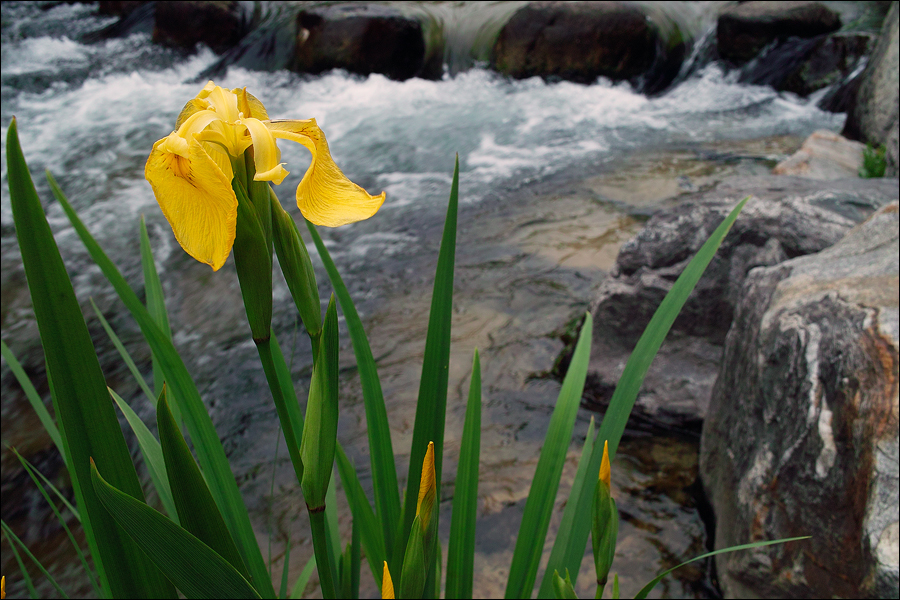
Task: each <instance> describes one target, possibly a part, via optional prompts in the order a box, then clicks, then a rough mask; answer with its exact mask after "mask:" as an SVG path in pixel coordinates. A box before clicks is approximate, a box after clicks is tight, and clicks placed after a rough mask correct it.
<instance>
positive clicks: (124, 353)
mask: <svg viewBox="0 0 900 600" xmlns="http://www.w3.org/2000/svg"><path fill="white" fill-rule="evenodd" d="M90 301H91V308H93V309H94V314H95V315H97V318H98V319H99V320H100V325H102V326H103V330H104V331H105V332H106V335H107V336H109V339H110V341H111V342H112V343H113V346H115V347H116V350H117V351H118V352H119V356H121V357H122V362H124V363H125V366H126V367H128V371H129V372H130V373H131V376H132V377H134V379H135V381H137V384H138V387H140V388H141V390H142V391H143V392H144V395H145V396H147V398H148V399H149V400H150V404H151V405H155V404H156V398H155V397H154V396H153V392H152V391H151V390H150V386H148V385H147V382H146V381H144V376H143V375H141V372H140V371H139V370H138V368H137V365H136V364H134V360H133V359H132V358H131V354H129V353H128V350H126V349H125V345H124V344H123V343H122V340H120V339H119V336H118V335H116V332H115V331H113V328H112V326H111V325H110V324H109V321H107V320H106V317H104V316H103V313H102V312H100V309H99V308H97V305H96V304H95V303H94V299H93V298H91V299H90Z"/></svg>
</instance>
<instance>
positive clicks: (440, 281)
mask: <svg viewBox="0 0 900 600" xmlns="http://www.w3.org/2000/svg"><path fill="white" fill-rule="evenodd" d="M458 205H459V156H457V157H456V164H455V166H454V168H453V182H452V183H451V185H450V201H449V202H448V205H447V217H446V220H445V221H444V233H443V236H442V237H441V249H440V252H439V253H438V263H437V269H436V271H435V274H434V291H433V292H432V296H431V312H430V313H429V315H428V334H427V336H426V338H425V355H424V357H423V362H422V379H421V380H420V381H419V398H418V401H417V403H416V422H415V425H414V426H413V437H412V447H411V448H410V451H409V473H408V475H407V477H406V494H405V495H404V501H403V521H402V522H401V525H402V527H403V529H402V534H401V536H400V539H399V540H397V542H398V543H397V544H396V545H395V547H394V552H395V554H397V553H398V552H402V551H403V550H405V548H406V541H407V538H408V537H409V530H410V528H411V527H412V522H413V519H414V518H415V516H416V501H417V500H418V494H419V491H418V489H419V486H418V485H416V483H417V482H418V481H419V480H420V479H421V477H422V460H423V459H424V458H425V451H426V450H427V449H428V442H434V473H435V485H436V487H437V490H436V492H435V493H436V497H437V498H440V497H441V467H442V464H443V456H444V423H445V421H446V418H447V382H448V379H449V375H450V317H451V314H452V309H453V269H454V265H455V264H456V214H457V208H458ZM439 515H440V511H435V513H434V519H435V521H437V519H438V518H439ZM432 527H437V523H436V522H435V524H434V525H432ZM395 562H397V559H396V557H395ZM398 566H399V564H398Z"/></svg>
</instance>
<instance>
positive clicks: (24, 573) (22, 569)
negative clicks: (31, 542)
mask: <svg viewBox="0 0 900 600" xmlns="http://www.w3.org/2000/svg"><path fill="white" fill-rule="evenodd" d="M0 527H2V528H3V533H4V535H6V539H7V541H8V542H9V547H10V548H12V551H13V554H14V555H15V557H16V563H18V565H19V572H21V573H22V578H23V579H24V580H25V587H27V588H28V594H29V595H30V596H31V597H32V598H37V597H38V595H37V591H36V590H35V589H34V583H33V582H32V581H31V575H29V574H28V570H27V569H26V568H25V563H24V562H23V561H22V557H20V556H19V551H18V550H16V544H18V545H19V546H21V548H22V550H23V551H24V552H25V554H27V555H28V558H30V559H31V560H32V562H34V564H36V565H37V566H38V569H40V570H41V573H43V574H44V577H46V578H47V581H49V582H50V584H51V585H52V586H53V587H55V588H56V591H57V592H58V593H59V597H60V598H68V596H67V595H66V593H65V592H64V591H63V589H62V588H61V587H59V584H58V583H56V580H55V579H53V577H51V576H50V573H48V572H47V569H45V568H44V565H42V564H41V563H40V561H39V560H38V559H37V558H35V556H34V554H32V553H31V552H30V551H29V550H28V547H27V546H25V544H23V543H22V540H20V539H19V538H18V536H17V535H16V534H15V533H13V530H12V529H10V527H9V525H7V524H6V521H2V520H0ZM13 542H15V543H13Z"/></svg>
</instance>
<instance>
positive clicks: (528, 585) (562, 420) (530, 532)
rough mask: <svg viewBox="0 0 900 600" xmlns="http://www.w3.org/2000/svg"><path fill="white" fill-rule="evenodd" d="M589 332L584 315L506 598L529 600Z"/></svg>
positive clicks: (543, 452)
mask: <svg viewBox="0 0 900 600" xmlns="http://www.w3.org/2000/svg"><path fill="white" fill-rule="evenodd" d="M592 329H593V327H592V319H591V315H590V314H589V313H586V314H585V317H584V325H582V327H581V333H580V334H579V336H578V343H577V344H576V345H575V352H574V354H573V355H572V363H571V364H570V365H569V372H568V373H566V377H565V379H564V380H563V384H562V389H560V391H559V398H558V399H557V401H556V408H554V409H553V414H552V415H551V416H550V425H549V427H548V428H547V436H546V438H545V439H544V447H543V448H541V455H540V458H538V465H537V469H536V470H535V472H534V479H533V480H532V481H531V490H530V491H529V493H528V500H527V501H526V502H525V513H524V514H523V515H522V524H521V525H520V526H519V537H518V538H517V539H516V549H515V551H514V552H513V559H512V565H511V566H510V568H509V581H508V582H507V584H506V597H507V598H530V597H531V592H532V589H533V588H534V580H535V578H536V577H537V569H538V563H539V562H540V560H541V553H542V551H543V549H544V539H545V538H546V537H547V528H548V527H549V526H550V513H551V512H552V511H553V505H554V503H555V501H556V492H557V490H558V489H559V480H560V477H561V476H562V468H563V463H564V462H565V460H566V454H567V453H568V451H569V444H570V443H571V441H572V428H573V427H574V426H575V416H576V415H577V414H578V407H579V406H580V404H581V394H582V392H583V391H584V381H585V379H586V378H587V368H588V361H589V359H590V355H591V335H592Z"/></svg>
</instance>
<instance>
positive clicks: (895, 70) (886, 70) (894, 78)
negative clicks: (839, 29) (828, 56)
mask: <svg viewBox="0 0 900 600" xmlns="http://www.w3.org/2000/svg"><path fill="white" fill-rule="evenodd" d="M898 113H900V9H898V6H897V3H896V2H892V3H891V9H890V11H889V12H888V14H887V16H886V17H885V19H884V26H883V27H882V30H881V36H880V38H879V41H878V45H877V46H876V47H875V51H874V52H873V53H872V56H871V57H870V58H869V64H868V65H867V66H866V70H865V72H863V75H862V83H861V84H860V87H859V91H858V92H857V95H856V98H855V100H854V101H852V102H851V107H850V109H849V110H848V111H847V123H846V124H845V125H844V131H843V132H842V133H843V135H845V136H846V137H848V138H851V139H854V140H860V141H862V142H866V143H870V144H873V145H876V146H877V145H881V144H884V145H885V146H887V154H886V158H887V169H886V171H885V175H887V176H889V177H897V175H898V170H897V160H898V153H900V148H898V129H900V123H898Z"/></svg>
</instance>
